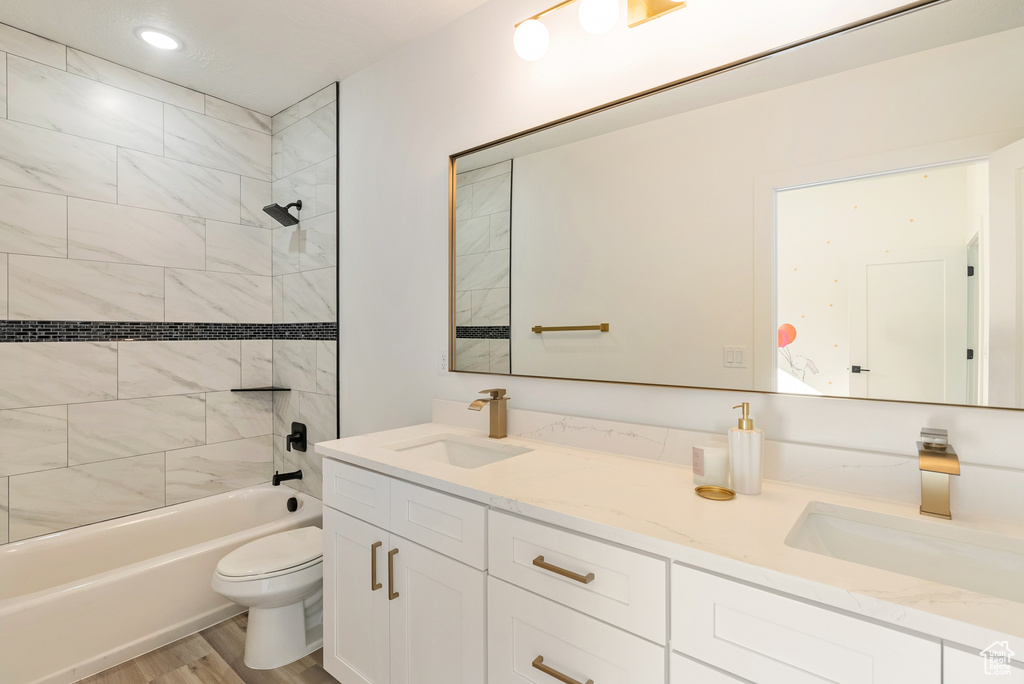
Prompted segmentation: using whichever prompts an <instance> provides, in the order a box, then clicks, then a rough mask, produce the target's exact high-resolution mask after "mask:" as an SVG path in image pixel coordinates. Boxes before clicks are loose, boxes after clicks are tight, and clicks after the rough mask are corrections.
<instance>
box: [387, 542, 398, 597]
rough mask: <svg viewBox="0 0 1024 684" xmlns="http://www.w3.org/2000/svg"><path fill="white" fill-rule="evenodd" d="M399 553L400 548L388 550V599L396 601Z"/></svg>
mask: <svg viewBox="0 0 1024 684" xmlns="http://www.w3.org/2000/svg"><path fill="white" fill-rule="evenodd" d="M396 553H398V549H391V550H390V551H388V601H394V600H395V599H396V598H398V592H397V591H395V554H396Z"/></svg>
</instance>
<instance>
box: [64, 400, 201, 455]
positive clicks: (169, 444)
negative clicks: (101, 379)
mask: <svg viewBox="0 0 1024 684" xmlns="http://www.w3.org/2000/svg"><path fill="white" fill-rule="evenodd" d="M67 421H68V423H67V428H68V435H67V440H68V451H67V455H68V463H69V464H70V465H81V464H83V463H94V462H96V461H109V460H112V459H115V458H124V457H125V456H135V455H137V454H152V453H156V452H158V451H166V450H169V449H182V448H185V447H191V446H197V445H199V444H205V443H206V405H205V402H204V399H203V395H202V394H188V395H183V396H171V397H151V398H147V399H129V400H126V401H105V402H100V403H95V404H73V405H71V406H69V407H68V416H67Z"/></svg>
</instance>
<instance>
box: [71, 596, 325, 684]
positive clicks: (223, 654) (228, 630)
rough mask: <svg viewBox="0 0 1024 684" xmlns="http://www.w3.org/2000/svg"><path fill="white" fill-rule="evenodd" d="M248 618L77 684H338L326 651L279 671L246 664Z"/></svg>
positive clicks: (230, 621)
mask: <svg viewBox="0 0 1024 684" xmlns="http://www.w3.org/2000/svg"><path fill="white" fill-rule="evenodd" d="M246 622H247V615H246V614H245V613H242V614H241V615H237V616H235V617H233V618H229V619H227V620H225V621H224V622H221V623H220V624H217V625H214V626H213V627H210V628H209V629H204V630H203V631H201V632H199V633H198V634H193V635H191V636H187V637H185V638H184V639H181V640H179V641H175V642H174V643H173V644H168V645H167V646H164V647H163V648H158V649H157V650H155V651H150V652H149V653H147V654H145V655H141V656H139V657H138V658H136V659H134V660H129V661H128V662H126V663H122V664H120V665H118V666H116V667H112V668H110V669H109V670H106V671H104V672H100V673H99V674H96V675H93V676H92V677H88V678H86V679H82V680H80V681H79V683H78V684H338V682H337V681H336V680H335V679H334V678H333V677H331V676H330V675H329V674H327V672H325V671H324V668H323V650H322V649H321V650H320V651H316V652H314V653H311V654H309V655H308V656H306V657H305V658H303V659H302V660H298V661H296V662H294V663H292V664H290V665H285V666H284V667H279V668H278V669H276V670H250V669H249V668H248V667H246V666H245V663H244V662H242V656H243V654H244V651H245V628H246Z"/></svg>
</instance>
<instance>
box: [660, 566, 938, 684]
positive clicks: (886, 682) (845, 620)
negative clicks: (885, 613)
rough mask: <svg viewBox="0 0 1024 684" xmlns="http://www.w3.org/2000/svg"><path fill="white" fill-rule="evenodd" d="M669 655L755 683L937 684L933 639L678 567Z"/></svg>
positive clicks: (674, 568) (674, 578) (674, 586)
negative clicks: (675, 655)
mask: <svg viewBox="0 0 1024 684" xmlns="http://www.w3.org/2000/svg"><path fill="white" fill-rule="evenodd" d="M672 648H673V650H675V651H679V652H680V653H684V654H686V655H688V656H691V657H693V658H696V659H698V660H701V661H704V662H706V663H709V664H711V665H714V666H715V667H717V668H720V669H722V670H725V671H727V672H730V673H733V674H735V675H738V676H739V677H742V678H744V679H747V680H750V681H751V682H754V684H820V682H823V681H829V682H840V683H841V684H939V682H941V681H942V654H941V650H940V649H941V647H940V643H939V642H938V641H937V640H931V639H926V638H923V637H919V636H914V635H911V634H907V633H905V632H900V631H897V630H895V629H890V628H888V627H882V626H881V625H877V624H874V623H872V622H868V621H866V620H861V619H859V618H855V617H851V616H848V615H845V614H842V613H838V612H834V611H831V610H827V609H825V608H821V607H818V606H814V605H810V604H807V603H803V602H802V601H797V600H795V599H791V598H787V597H785V596H780V595H778V594H774V593H772V592H769V591H764V590H762V589H757V588H755V587H751V586H749V585H746V584H741V583H739V582H734V581H732V580H727V579H724V578H722V577H718V576H717V575H712V574H709V573H706V572H702V571H700V570H695V569H693V568H689V567H686V566H683V565H678V564H677V565H674V566H673V567H672ZM678 681H680V682H686V681H687V680H686V679H684V678H683V679H679V680H678ZM692 681H700V680H692ZM673 684H675V682H674V683H673Z"/></svg>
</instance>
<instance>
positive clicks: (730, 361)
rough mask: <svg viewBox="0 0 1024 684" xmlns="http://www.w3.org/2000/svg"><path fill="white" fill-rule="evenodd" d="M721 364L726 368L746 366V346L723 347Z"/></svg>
mask: <svg viewBox="0 0 1024 684" xmlns="http://www.w3.org/2000/svg"><path fill="white" fill-rule="evenodd" d="M722 365H723V366H725V367H726V368H746V367H747V348H746V347H723V348H722Z"/></svg>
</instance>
